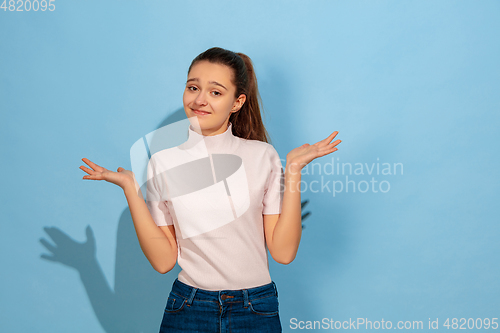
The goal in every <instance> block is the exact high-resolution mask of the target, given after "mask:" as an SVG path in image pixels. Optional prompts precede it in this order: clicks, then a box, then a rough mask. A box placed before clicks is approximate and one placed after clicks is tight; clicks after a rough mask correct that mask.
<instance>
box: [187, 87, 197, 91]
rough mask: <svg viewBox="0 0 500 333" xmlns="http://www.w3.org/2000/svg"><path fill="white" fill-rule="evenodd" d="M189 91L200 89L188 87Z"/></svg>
mask: <svg viewBox="0 0 500 333" xmlns="http://www.w3.org/2000/svg"><path fill="white" fill-rule="evenodd" d="M187 90H190V91H196V90H198V88H196V87H195V86H189V87H187Z"/></svg>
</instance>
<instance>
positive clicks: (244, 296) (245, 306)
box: [243, 289, 249, 309]
mask: <svg viewBox="0 0 500 333" xmlns="http://www.w3.org/2000/svg"><path fill="white" fill-rule="evenodd" d="M248 303H249V302H248V290H246V289H243V307H244V308H245V309H246V308H247V307H248Z"/></svg>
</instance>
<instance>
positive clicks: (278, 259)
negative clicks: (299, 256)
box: [274, 253, 296, 265]
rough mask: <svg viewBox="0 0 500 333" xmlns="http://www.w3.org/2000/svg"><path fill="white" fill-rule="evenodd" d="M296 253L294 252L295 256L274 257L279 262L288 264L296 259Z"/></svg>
mask: <svg viewBox="0 0 500 333" xmlns="http://www.w3.org/2000/svg"><path fill="white" fill-rule="evenodd" d="M295 255H296V253H294V254H293V256H288V257H281V258H274V260H275V261H276V262H277V263H278V264H282V265H288V264H290V263H291V262H292V261H294V260H295Z"/></svg>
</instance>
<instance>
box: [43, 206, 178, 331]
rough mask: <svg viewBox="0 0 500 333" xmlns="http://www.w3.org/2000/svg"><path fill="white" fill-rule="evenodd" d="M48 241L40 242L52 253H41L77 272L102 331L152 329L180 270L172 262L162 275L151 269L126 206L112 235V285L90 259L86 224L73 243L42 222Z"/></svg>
mask: <svg viewBox="0 0 500 333" xmlns="http://www.w3.org/2000/svg"><path fill="white" fill-rule="evenodd" d="M44 230H45V232H46V233H47V234H48V235H49V236H50V238H51V239H52V241H53V242H54V244H55V246H54V245H51V244H49V242H47V241H46V240H45V239H41V240H40V242H41V243H42V244H43V245H44V246H45V247H46V248H47V250H49V251H50V252H52V256H49V255H46V254H42V255H41V258H43V259H46V260H49V261H52V262H59V263H61V264H63V265H66V266H68V267H72V268H74V269H76V270H77V271H78V273H79V274H80V278H81V281H82V284H83V286H84V287H85V290H86V291H87V295H88V298H89V300H90V303H91V304H92V308H93V310H94V313H95V315H96V317H97V319H98V320H99V323H100V324H101V326H102V327H103V329H104V330H105V331H106V332H108V333H112V332H113V333H114V332H116V333H118V332H121V333H123V332H131V333H132V332H156V331H158V330H159V327H160V323H161V319H162V316H163V309H164V308H165V304H166V300H167V297H168V293H169V292H170V288H171V286H172V283H173V281H174V280H175V278H176V277H177V274H178V273H179V271H180V269H179V267H178V266H177V265H176V266H175V267H174V269H173V270H172V271H170V272H168V273H167V274H166V275H162V274H160V273H158V272H157V271H155V270H154V269H153V268H152V267H151V265H150V263H149V261H148V260H147V258H146V257H145V256H144V254H143V253H142V250H141V247H140V245H139V241H138V240H137V235H136V233H135V228H134V224H133V221H132V217H131V215H130V211H129V210H128V208H127V209H125V210H124V211H123V212H122V215H121V217H120V221H119V223H118V230H117V234H116V238H117V242H116V261H115V262H116V263H115V284H114V285H115V289H114V290H112V289H111V287H110V284H109V283H108V281H107V280H106V277H105V276H104V274H103V272H102V269H101V266H100V265H99V262H98V261H97V258H96V243H95V238H94V234H93V232H92V228H91V227H90V226H87V228H86V236H87V240H86V241H85V242H84V243H79V242H76V241H74V240H73V239H71V238H70V237H69V236H68V235H67V234H66V233H64V232H63V231H62V230H61V229H59V228H55V227H45V228H44Z"/></svg>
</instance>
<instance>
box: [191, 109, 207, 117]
mask: <svg viewBox="0 0 500 333" xmlns="http://www.w3.org/2000/svg"><path fill="white" fill-rule="evenodd" d="M193 112H194V113H195V114H197V115H200V116H205V115H207V114H210V112H208V111H203V110H193Z"/></svg>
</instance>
